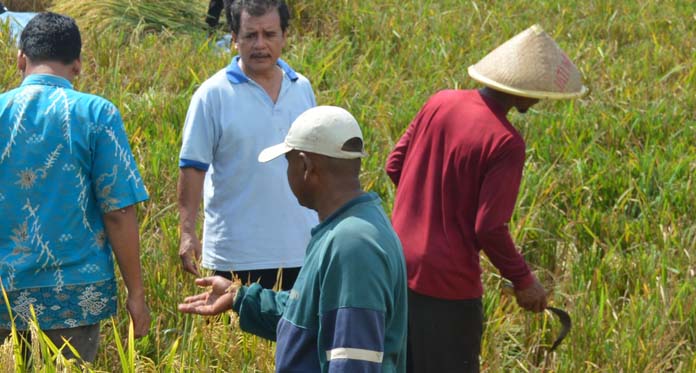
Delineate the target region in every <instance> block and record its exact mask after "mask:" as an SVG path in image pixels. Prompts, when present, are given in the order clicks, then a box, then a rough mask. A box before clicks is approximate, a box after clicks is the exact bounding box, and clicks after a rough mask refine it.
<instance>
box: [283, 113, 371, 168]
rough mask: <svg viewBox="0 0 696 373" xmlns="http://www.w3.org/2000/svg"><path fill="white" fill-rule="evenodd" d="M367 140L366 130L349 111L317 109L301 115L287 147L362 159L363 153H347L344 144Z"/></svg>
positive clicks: (294, 124)
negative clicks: (356, 140)
mask: <svg viewBox="0 0 696 373" xmlns="http://www.w3.org/2000/svg"><path fill="white" fill-rule="evenodd" d="M356 137H357V138H359V139H360V140H362V139H363V135H362V131H361V130H360V126H359V125H358V121H357V120H355V118H354V117H353V115H351V114H350V113H349V112H348V111H347V110H345V109H343V108H340V107H337V106H317V107H314V108H311V109H309V110H307V111H305V112H304V113H302V114H300V116H298V117H297V118H296V119H295V121H294V122H293V123H292V125H291V126H290V131H288V135H287V136H286V137H285V145H286V146H287V147H289V148H292V149H297V150H304V151H308V152H312V153H316V154H321V155H325V156H328V157H334V158H360V157H363V156H365V153H364V152H363V151H360V152H355V151H347V150H344V149H343V146H344V144H345V143H346V142H347V141H348V140H350V139H353V138H356Z"/></svg>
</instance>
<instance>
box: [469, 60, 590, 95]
mask: <svg viewBox="0 0 696 373" xmlns="http://www.w3.org/2000/svg"><path fill="white" fill-rule="evenodd" d="M467 71H468V72H469V76H470V77H471V79H474V80H476V81H477V82H479V83H481V84H483V85H485V86H487V87H491V88H493V89H495V90H498V91H501V92H505V93H509V94H511V95H516V96H522V97H529V98H538V99H551V100H562V99H568V98H576V97H582V96H584V95H585V94H587V91H588V89H587V87H585V86H584V85H583V86H582V87H581V88H580V90H579V91H578V92H544V91H530V90H524V89H518V88H514V87H510V86H508V85H505V84H501V83H498V82H496V81H495V80H492V79H489V78H486V77H485V76H483V75H481V74H480V73H479V72H478V71H476V69H475V68H474V66H473V65H472V66H469V68H468V70H467Z"/></svg>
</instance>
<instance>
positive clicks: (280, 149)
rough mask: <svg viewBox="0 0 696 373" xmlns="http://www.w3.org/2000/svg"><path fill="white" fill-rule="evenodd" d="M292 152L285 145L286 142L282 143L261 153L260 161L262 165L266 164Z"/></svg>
mask: <svg viewBox="0 0 696 373" xmlns="http://www.w3.org/2000/svg"><path fill="white" fill-rule="evenodd" d="M291 150H292V148H291V147H289V146H287V145H285V143H284V142H283V143H280V144H278V145H273V146H270V147H268V148H266V149H264V150H262V151H261V153H259V158H258V160H259V162H261V163H266V162H268V161H272V160H274V159H276V158H278V157H280V156H281V155H283V154H285V153H287V152H289V151H291Z"/></svg>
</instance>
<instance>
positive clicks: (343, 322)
mask: <svg viewBox="0 0 696 373" xmlns="http://www.w3.org/2000/svg"><path fill="white" fill-rule="evenodd" d="M321 330H322V340H323V341H325V342H327V343H330V344H329V345H328V346H321V347H322V350H333V349H334V348H341V347H345V348H360V349H363V350H371V351H379V352H382V351H383V350H384V313H383V312H379V311H375V310H371V309H366V308H353V307H346V308H339V309H336V310H333V311H331V312H329V313H327V314H325V315H323V316H322V318H321Z"/></svg>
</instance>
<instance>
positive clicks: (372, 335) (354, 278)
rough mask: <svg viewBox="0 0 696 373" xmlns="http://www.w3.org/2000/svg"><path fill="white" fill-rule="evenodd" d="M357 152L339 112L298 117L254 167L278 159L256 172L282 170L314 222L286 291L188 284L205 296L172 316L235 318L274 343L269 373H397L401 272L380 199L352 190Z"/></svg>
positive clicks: (356, 132) (319, 110)
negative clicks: (233, 315)
mask: <svg viewBox="0 0 696 373" xmlns="http://www.w3.org/2000/svg"><path fill="white" fill-rule="evenodd" d="M363 149H364V146H363V138H362V133H361V131H360V127H359V126H358V123H357V121H356V120H355V118H353V116H352V115H351V114H350V113H348V112H347V111H345V110H344V109H341V108H338V107H334V106H319V107H316V108H313V109H310V110H308V111H306V112H305V113H303V114H302V115H300V116H299V117H298V118H297V119H296V120H295V122H294V123H293V124H292V127H291V128H290V132H289V133H288V135H287V137H286V138H285V141H283V142H281V143H280V144H278V145H276V146H273V147H269V148H267V149H266V150H264V151H263V152H261V154H260V155H259V160H260V161H261V162H269V161H271V160H273V159H275V158H276V157H280V156H282V155H283V154H284V155H285V158H286V159H287V162H279V161H280V160H281V159H282V158H281V159H276V160H275V161H273V162H269V163H268V164H267V165H265V166H272V165H273V163H282V164H287V181H288V183H289V184H290V188H291V189H292V191H293V193H294V194H295V196H296V197H297V200H298V201H299V202H300V204H301V205H303V206H307V207H308V208H311V209H313V210H315V211H317V213H318V214H319V219H320V220H321V223H320V224H319V225H318V226H316V227H314V228H313V229H312V240H311V241H310V243H309V245H308V246H307V256H306V257H305V262H304V265H303V267H302V270H301V271H300V275H299V277H298V278H297V282H296V283H295V286H294V287H293V289H292V291H290V292H288V291H283V292H274V291H270V290H265V289H262V288H261V286H260V285H258V284H253V285H251V286H248V287H247V286H244V287H241V288H240V287H238V286H235V285H234V284H233V282H232V281H229V280H226V279H224V278H222V277H219V276H217V277H207V278H202V279H197V280H196V284H198V285H199V286H212V289H211V290H210V291H208V292H205V293H202V294H200V295H197V296H193V297H188V298H186V299H185V302H184V303H183V304H180V305H179V310H180V311H181V312H187V313H196V314H201V315H216V314H219V313H222V312H226V311H228V310H230V309H232V310H234V311H235V312H237V313H238V314H239V325H240V327H241V328H242V330H244V331H247V332H250V333H254V334H256V335H259V336H261V337H264V338H267V339H271V340H277V342H278V343H277V347H276V348H277V350H276V371H278V372H319V371H322V372H404V371H405V369H406V366H405V365H406V357H405V355H406V268H405V266H404V258H403V253H402V249H401V245H400V244H399V239H398V238H397V236H396V234H395V233H394V230H393V229H392V227H391V223H390V222H389V219H388V218H387V216H386V215H385V213H384V210H382V205H381V201H380V199H379V197H377V195H375V194H374V193H365V192H363V191H362V188H361V186H360V179H359V175H360V158H362V157H364V156H365V152H364V150H363ZM277 182H282V181H281V180H278V181H277ZM287 224H288V225H290V226H292V227H293V228H297V226H296V225H295V223H294V222H293V221H291V220H288V221H287Z"/></svg>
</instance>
